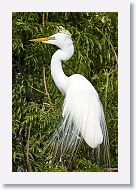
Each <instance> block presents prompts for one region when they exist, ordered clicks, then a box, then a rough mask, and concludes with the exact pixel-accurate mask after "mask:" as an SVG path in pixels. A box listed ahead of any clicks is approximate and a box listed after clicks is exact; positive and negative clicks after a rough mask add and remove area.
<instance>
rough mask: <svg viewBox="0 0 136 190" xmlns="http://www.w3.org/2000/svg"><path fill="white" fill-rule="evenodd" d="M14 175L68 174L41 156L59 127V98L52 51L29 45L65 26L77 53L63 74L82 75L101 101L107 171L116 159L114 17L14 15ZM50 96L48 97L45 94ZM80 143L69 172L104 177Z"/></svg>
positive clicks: (45, 46)
mask: <svg viewBox="0 0 136 190" xmlns="http://www.w3.org/2000/svg"><path fill="white" fill-rule="evenodd" d="M12 24H13V38H12V39H13V46H12V47H13V52H12V55H13V58H12V60H13V67H12V68H13V70H12V73H13V75H12V76H13V79H12V80H13V82H12V91H13V92H12V97H13V108H12V110H13V111H12V113H13V135H12V137H13V138H12V142H13V149H12V150H13V151H12V152H13V154H12V155H13V171H68V167H66V166H64V165H62V164H60V163H56V164H53V163H49V157H50V152H49V153H47V152H46V151H45V147H46V146H47V145H48V140H49V138H50V136H51V134H52V133H53V131H54V130H55V129H56V128H57V126H58V125H59V123H60V121H61V119H62V116H61V107H62V104H63V96H62V95H61V93H60V92H59V90H58V89H57V88H56V86H55V84H54V82H53V80H52V78H51V75H50V61H51V57H52V54H53V53H54V52H55V51H56V47H54V46H48V45H45V44H42V43H31V42H30V41H29V40H30V39H32V38H38V37H46V36H49V35H51V34H54V33H55V32H56V30H57V26H63V27H64V28H66V29H67V30H69V31H70V33H71V34H72V39H73V41H74V47H75V53H74V55H73V57H72V58H71V59H70V60H69V61H67V62H65V63H64V64H63V68H64V71H65V73H66V74H67V75H68V76H69V75H72V74H74V73H80V74H82V75H84V76H85V77H86V78H87V79H88V80H89V81H90V82H91V83H92V84H93V85H94V86H95V88H96V90H97V92H98V93H99V96H100V99H101V101H102V104H103V107H104V111H105V116H106V122H107V126H108V130H109V139H110V155H111V164H112V165H111V166H112V167H117V165H118V163H117V154H118V114H117V113H118V81H117V64H118V63H117V55H118V15H117V13H114V12H112V13H108V12H107V13H13V20H12ZM46 88H47V90H48V92H47V90H46ZM90 153H91V148H90V147H88V146H87V145H86V144H85V143H84V142H83V144H82V145H81V147H80V148H79V150H78V152H77V159H76V161H75V166H73V169H71V170H72V171H104V170H102V167H101V168H100V167H99V166H97V165H94V164H91V162H90V155H91V154H90Z"/></svg>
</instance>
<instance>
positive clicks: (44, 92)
mask: <svg viewBox="0 0 136 190" xmlns="http://www.w3.org/2000/svg"><path fill="white" fill-rule="evenodd" d="M30 87H31V88H33V89H34V90H36V91H38V92H40V93H42V94H45V92H42V91H41V90H38V89H37V88H35V87H33V86H30Z"/></svg>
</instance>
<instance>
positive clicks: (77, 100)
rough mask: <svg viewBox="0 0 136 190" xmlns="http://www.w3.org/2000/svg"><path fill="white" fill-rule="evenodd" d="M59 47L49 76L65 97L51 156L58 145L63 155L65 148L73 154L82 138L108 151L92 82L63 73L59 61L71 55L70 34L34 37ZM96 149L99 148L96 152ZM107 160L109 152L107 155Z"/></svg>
mask: <svg viewBox="0 0 136 190" xmlns="http://www.w3.org/2000/svg"><path fill="white" fill-rule="evenodd" d="M31 41H37V42H44V43H48V44H53V45H56V46H57V47H59V50H57V51H56V52H55V53H54V54H53V56H52V60H51V75H52V77H53V79H54V82H55V84H56V86H57V87H58V88H59V90H60V91H61V92H62V94H63V95H64V96H65V99H64V104H63V113H62V115H63V122H62V124H61V125H60V126H59V128H58V129H57V130H56V132H55V133H54V134H53V138H52V140H51V144H52V147H55V148H54V149H53V150H54V153H53V154H54V157H55V156H56V154H57V151H58V149H59V148H60V151H61V156H62V157H63V156H64V155H65V154H66V153H67V151H68V150H70V151H71V155H73V154H74V152H75V150H76V147H77V146H78V142H79V141H81V140H82V139H84V140H85V142H86V143H87V144H88V145H89V146H90V147H91V148H93V149H94V148H97V147H98V150H99V147H100V146H99V145H100V144H101V143H103V144H104V146H105V147H106V149H105V150H104V156H105V154H108V149H107V147H108V133H107V127H106V123H105V118H104V112H103V108H102V104H101V102H100V100H99V96H98V94H97V92H96V90H95V88H94V87H93V86H92V84H91V83H90V82H89V81H88V80H87V79H86V78H85V77H84V76H82V75H80V74H74V75H72V76H70V77H68V76H66V75H65V73H64V72H63V69H62V63H61V61H66V60H68V59H70V58H71V56H72V55H73V53H74V46H73V42H72V40H71V37H70V36H69V35H68V34H65V33H57V34H54V35H52V36H50V37H49V38H40V39H33V40H31ZM98 152H99V151H98ZM107 158H108V159H109V155H107Z"/></svg>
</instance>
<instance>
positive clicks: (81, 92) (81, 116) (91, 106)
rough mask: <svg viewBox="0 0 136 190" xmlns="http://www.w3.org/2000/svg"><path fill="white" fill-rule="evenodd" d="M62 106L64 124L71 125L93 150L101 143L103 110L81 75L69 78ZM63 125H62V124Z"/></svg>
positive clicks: (89, 85) (93, 90) (92, 89)
mask: <svg viewBox="0 0 136 190" xmlns="http://www.w3.org/2000/svg"><path fill="white" fill-rule="evenodd" d="M68 83H69V84H68V86H69V88H68V89H67V92H66V97H65V100H64V105H63V117H64V122H65V121H67V119H68V118H70V119H69V120H68V124H67V125H69V126H70V125H73V124H74V127H75V129H76V131H77V134H79V133H81V136H82V137H83V138H84V140H85V141H86V143H87V144H88V145H89V146H90V147H92V148H95V147H97V146H98V145H99V144H101V143H102V141H103V134H102V127H101V117H102V116H103V110H102V107H101V103H100V101H99V97H98V94H97V92H96V90H95V89H94V87H93V86H92V85H91V83H90V82H89V81H88V80H87V79H86V78H84V77H83V76H82V75H78V74H75V75H72V76H71V77H69V80H68ZM63 125H64V123H63Z"/></svg>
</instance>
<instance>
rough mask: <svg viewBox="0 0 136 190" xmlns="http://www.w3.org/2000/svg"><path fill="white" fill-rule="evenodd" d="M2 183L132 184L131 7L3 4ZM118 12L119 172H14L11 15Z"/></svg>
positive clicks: (103, 1) (46, 0) (117, 1)
mask: <svg viewBox="0 0 136 190" xmlns="http://www.w3.org/2000/svg"><path fill="white" fill-rule="evenodd" d="M0 11H1V12H0V19H1V26H2V28H1V43H0V50H1V60H2V61H1V63H0V81H1V89H2V90H1V93H0V105H1V108H0V111H1V118H0V120H1V123H0V125H1V133H0V146H1V147H2V148H1V150H2V151H1V152H2V154H1V156H0V180H1V183H3V184H130V3H129V1H127V0H126V1H123V0H111V1H109V0H95V1H89V0H84V1H81V0H69V1H65V0H57V1H55V0H38V1H34V0H28V1H17V0H12V1H10V0H5V1H4V2H2V3H1V10H0ZM45 11H47V12H118V62H119V64H118V66H119V68H118V73H119V74H118V140H119V141H118V172H12V12H45Z"/></svg>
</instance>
